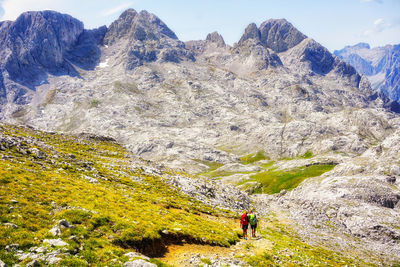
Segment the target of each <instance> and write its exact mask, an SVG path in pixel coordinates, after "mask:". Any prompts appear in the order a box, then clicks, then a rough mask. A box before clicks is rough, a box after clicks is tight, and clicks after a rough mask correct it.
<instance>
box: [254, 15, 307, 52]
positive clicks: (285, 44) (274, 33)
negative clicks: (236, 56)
mask: <svg viewBox="0 0 400 267" xmlns="http://www.w3.org/2000/svg"><path fill="white" fill-rule="evenodd" d="M259 31H260V40H261V42H262V43H263V44H264V45H265V46H266V47H268V48H271V49H272V50H274V51H275V52H277V53H279V52H283V51H286V50H287V49H289V48H292V47H294V46H296V45H297V44H299V43H300V42H301V41H303V40H304V39H305V38H307V36H306V35H304V34H303V33H301V32H300V31H299V30H297V29H296V28H295V27H294V26H293V25H292V24H291V23H290V22H288V21H287V20H285V19H270V20H267V21H265V22H263V23H262V24H261V25H260V28H259Z"/></svg>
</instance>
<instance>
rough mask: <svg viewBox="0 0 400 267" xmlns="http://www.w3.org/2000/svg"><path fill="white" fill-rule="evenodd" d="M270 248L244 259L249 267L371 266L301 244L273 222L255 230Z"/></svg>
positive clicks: (351, 258)
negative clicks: (266, 241)
mask: <svg viewBox="0 0 400 267" xmlns="http://www.w3.org/2000/svg"><path fill="white" fill-rule="evenodd" d="M259 234H261V235H262V236H263V238H265V239H266V240H268V241H269V242H270V244H271V248H268V250H265V251H263V252H262V253H259V254H258V255H255V256H252V257H246V258H244V260H246V261H247V262H248V263H249V264H250V265H251V266H360V265H362V266H373V265H372V264H369V263H367V262H364V261H363V260H360V259H359V258H357V257H356V255H351V256H350V255H349V256H345V255H343V254H342V253H339V252H335V251H332V250H329V249H327V248H324V247H320V246H313V245H309V244H307V243H305V242H304V241H302V240H301V238H299V237H298V236H297V235H296V233H295V232H294V231H293V229H292V228H291V227H290V226H289V225H284V224H282V223H280V222H279V221H277V220H276V219H275V218H274V219H272V220H271V221H270V222H268V223H267V226H265V227H263V228H262V229H261V230H259Z"/></svg>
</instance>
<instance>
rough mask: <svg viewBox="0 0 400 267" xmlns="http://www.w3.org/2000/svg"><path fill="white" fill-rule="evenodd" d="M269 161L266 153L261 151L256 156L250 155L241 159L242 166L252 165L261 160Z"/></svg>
mask: <svg viewBox="0 0 400 267" xmlns="http://www.w3.org/2000/svg"><path fill="white" fill-rule="evenodd" d="M264 159H269V157H267V156H266V155H265V153H264V151H262V150H260V151H258V152H257V153H255V154H248V155H246V156H243V157H241V158H240V161H241V162H242V164H250V163H254V162H257V161H260V160H264Z"/></svg>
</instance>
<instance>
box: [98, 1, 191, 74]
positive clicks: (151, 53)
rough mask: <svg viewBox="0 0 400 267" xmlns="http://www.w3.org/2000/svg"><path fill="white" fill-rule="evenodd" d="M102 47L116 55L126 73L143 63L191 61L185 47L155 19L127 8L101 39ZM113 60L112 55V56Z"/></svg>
mask: <svg viewBox="0 0 400 267" xmlns="http://www.w3.org/2000/svg"><path fill="white" fill-rule="evenodd" d="M104 44H105V45H108V46H111V47H112V48H111V50H112V51H114V52H113V53H118V54H119V56H118V57H119V58H120V60H122V62H123V64H124V65H125V68H126V69H127V70H133V69H135V68H136V67H138V66H141V65H143V64H144V63H145V62H155V61H158V62H175V63H179V62H181V61H183V60H191V61H193V60H194V56H193V53H192V52H191V51H189V50H187V49H186V48H185V44H184V43H183V42H181V41H179V40H178V38H177V37H176V35H175V33H174V32H173V31H171V29H169V28H168V27H167V25H165V23H164V22H162V21H161V20H160V19H159V18H158V17H157V16H155V15H154V14H151V13H149V12H147V11H144V10H143V11H141V12H139V13H138V12H136V11H135V10H134V9H128V10H126V11H125V12H123V13H122V14H121V16H120V17H119V18H118V19H117V20H116V21H114V22H113V23H112V24H111V25H110V27H109V29H108V31H107V33H106V35H105V37H104ZM114 57H115V55H114Z"/></svg>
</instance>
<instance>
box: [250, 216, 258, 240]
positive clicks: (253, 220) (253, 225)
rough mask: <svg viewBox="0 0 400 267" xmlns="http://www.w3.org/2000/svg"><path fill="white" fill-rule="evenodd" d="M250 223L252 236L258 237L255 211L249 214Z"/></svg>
mask: <svg viewBox="0 0 400 267" xmlns="http://www.w3.org/2000/svg"><path fill="white" fill-rule="evenodd" d="M249 223H250V227H251V236H252V237H256V229H257V215H256V214H255V213H254V212H253V210H251V211H250V214H249Z"/></svg>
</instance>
